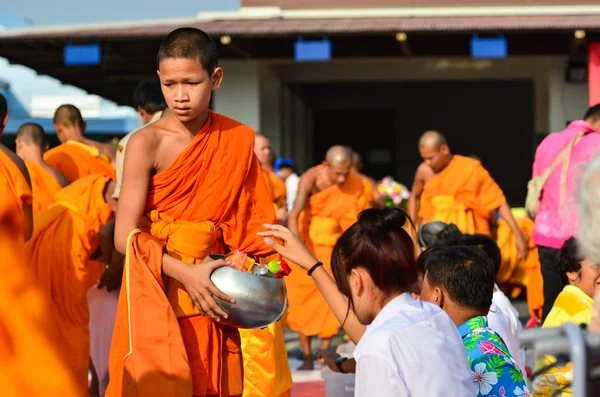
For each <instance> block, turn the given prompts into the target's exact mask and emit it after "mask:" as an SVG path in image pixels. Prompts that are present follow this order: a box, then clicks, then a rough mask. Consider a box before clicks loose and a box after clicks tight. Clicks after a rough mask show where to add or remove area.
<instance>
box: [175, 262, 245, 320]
mask: <svg viewBox="0 0 600 397" xmlns="http://www.w3.org/2000/svg"><path fill="white" fill-rule="evenodd" d="M182 263H183V262H182ZM185 265H186V266H185V267H183V269H182V271H181V276H180V280H179V281H180V282H181V283H182V284H183V286H184V287H185V290H186V291H187V292H188V294H190V296H191V297H192V300H193V301H194V305H196V307H197V308H198V310H199V311H200V314H201V315H203V316H208V317H210V318H212V319H213V320H215V321H220V320H221V318H227V313H225V311H223V309H221V307H220V306H219V305H218V304H217V302H216V301H215V299H214V298H213V295H214V296H216V297H218V298H221V299H223V300H224V301H229V302H231V303H235V300H234V299H233V298H231V297H230V296H227V295H225V294H224V293H222V292H221V291H219V290H218V289H217V287H215V285H214V284H213V283H212V281H211V279H210V275H211V274H212V272H213V270H215V269H217V268H219V267H223V266H227V265H228V263H227V262H226V261H224V260H223V259H219V260H216V261H214V260H205V261H204V262H202V263H201V264H198V265H188V264H185Z"/></svg>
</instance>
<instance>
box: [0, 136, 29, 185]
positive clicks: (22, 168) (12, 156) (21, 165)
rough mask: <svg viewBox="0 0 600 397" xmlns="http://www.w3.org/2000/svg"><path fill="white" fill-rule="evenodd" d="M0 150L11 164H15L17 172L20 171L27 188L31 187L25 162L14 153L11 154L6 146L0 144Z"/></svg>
mask: <svg viewBox="0 0 600 397" xmlns="http://www.w3.org/2000/svg"><path fill="white" fill-rule="evenodd" d="M0 150H1V151H2V152H3V153H4V154H6V155H7V156H8V158H9V159H11V160H12V162H13V163H15V165H16V166H17V168H18V169H19V171H21V174H22V175H23V178H25V180H26V181H27V184H28V185H29V187H31V178H30V177H29V171H28V170H27V166H26V165H25V162H24V161H23V160H22V159H21V158H20V157H19V156H17V154H16V153H15V152H13V151H12V150H10V149H9V148H7V147H6V146H4V145H3V144H1V143H0Z"/></svg>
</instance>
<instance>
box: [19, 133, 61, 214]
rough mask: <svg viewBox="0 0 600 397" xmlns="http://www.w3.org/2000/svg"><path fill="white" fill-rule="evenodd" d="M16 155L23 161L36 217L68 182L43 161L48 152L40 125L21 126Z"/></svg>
mask: <svg viewBox="0 0 600 397" xmlns="http://www.w3.org/2000/svg"><path fill="white" fill-rule="evenodd" d="M15 141H16V146H17V147H16V149H17V155H18V156H19V157H20V158H21V159H23V161H25V165H26V166H27V170H28V171H29V176H30V178H31V187H32V190H33V215H34V216H35V215H37V214H39V213H40V212H42V211H43V210H45V209H46V208H48V206H49V205H50V204H52V203H53V202H54V195H55V194H56V192H58V191H59V190H60V189H62V188H63V187H65V186H67V185H68V184H69V181H68V180H67V178H65V176H64V175H63V174H61V173H60V172H58V171H57V170H55V169H54V168H52V167H50V166H49V165H48V164H46V162H45V161H44V153H45V152H46V151H47V150H48V142H47V141H46V133H45V132H44V129H43V128H42V126H41V125H39V124H35V123H26V124H23V125H22V126H21V127H20V128H19V130H18V131H17V138H16V140H15Z"/></svg>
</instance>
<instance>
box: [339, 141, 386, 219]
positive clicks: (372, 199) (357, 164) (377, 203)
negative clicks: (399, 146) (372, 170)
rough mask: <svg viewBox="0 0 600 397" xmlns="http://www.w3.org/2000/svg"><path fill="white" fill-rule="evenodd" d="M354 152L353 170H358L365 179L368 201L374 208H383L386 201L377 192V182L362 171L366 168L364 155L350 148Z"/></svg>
mask: <svg viewBox="0 0 600 397" xmlns="http://www.w3.org/2000/svg"><path fill="white" fill-rule="evenodd" d="M348 150H350V152H351V153H352V170H353V171H354V172H356V173H357V174H358V175H359V176H360V177H361V178H362V180H363V184H364V185H365V194H366V195H367V198H368V202H369V203H370V205H371V206H372V207H374V208H383V207H385V203H384V202H383V199H382V198H381V197H380V196H379V193H377V182H376V181H375V180H374V179H373V178H371V177H370V176H367V175H365V174H363V173H362V169H363V168H364V163H363V161H362V157H361V155H360V153H358V152H356V151H354V150H353V149H352V148H350V147H349V148H348Z"/></svg>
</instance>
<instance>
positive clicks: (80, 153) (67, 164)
mask: <svg viewBox="0 0 600 397" xmlns="http://www.w3.org/2000/svg"><path fill="white" fill-rule="evenodd" d="M44 161H45V162H46V163H48V165H49V166H50V167H52V168H55V169H56V170H58V172H60V173H61V174H63V175H64V176H65V177H66V178H67V179H68V181H69V182H71V183H73V182H74V181H76V180H77V179H79V178H83V177H84V176H88V175H92V174H101V175H104V176H110V177H111V178H112V179H113V180H114V179H116V174H115V167H113V165H112V164H111V163H110V160H109V159H108V158H107V157H106V156H105V155H103V154H101V153H100V151H99V150H98V148H95V147H93V146H89V145H86V144H85V143H81V142H76V141H67V142H65V143H63V144H61V145H59V146H57V147H55V148H52V149H50V150H48V151H47V152H46V153H45V154H44Z"/></svg>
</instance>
